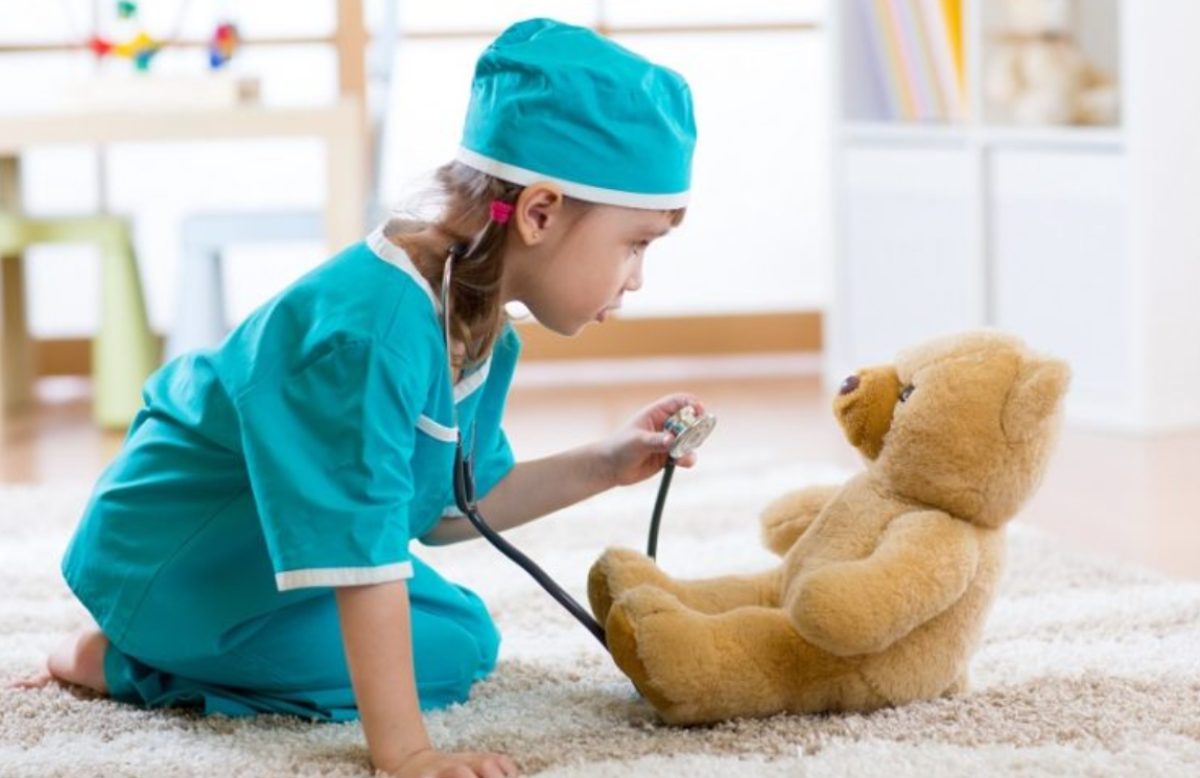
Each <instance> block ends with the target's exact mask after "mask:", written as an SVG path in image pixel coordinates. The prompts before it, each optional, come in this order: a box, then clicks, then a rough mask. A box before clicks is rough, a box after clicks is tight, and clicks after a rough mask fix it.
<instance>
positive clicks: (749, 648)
mask: <svg viewBox="0 0 1200 778" xmlns="http://www.w3.org/2000/svg"><path fill="white" fill-rule="evenodd" d="M606 627H607V632H608V646H609V651H610V652H611V653H612V656H613V659H614V661H616V663H617V666H618V667H620V668H621V670H622V671H623V672H624V673H625V674H626V675H628V676H629V678H630V679H631V680H632V681H633V683H634V685H635V686H637V688H638V690H639V691H641V692H642V694H643V695H644V696H645V697H646V699H647V700H649V701H650V703H651V704H652V705H654V707H655V709H656V710H658V712H659V714H660V715H661V716H662V717H663V719H664V720H665V721H667V722H668V723H671V724H702V723H710V722H715V721H722V720H725V719H730V718H736V717H742V716H770V715H773V714H775V713H779V712H782V711H790V712H796V713H800V712H816V711H821V710H829V709H831V708H837V707H840V706H841V700H840V696H839V695H840V691H839V690H840V688H841V686H840V685H841V684H842V681H841V680H840V679H842V678H845V677H848V676H850V675H853V672H852V671H851V669H850V668H849V666H848V664H847V660H845V659H841V658H838V657H834V656H832V655H830V654H827V653H825V652H823V651H821V650H820V649H818V648H816V647H815V646H813V645H812V644H810V643H808V642H807V641H805V640H804V639H803V638H801V637H800V636H799V635H798V634H797V633H796V630H795V628H794V627H793V626H792V624H791V622H790V621H789V619H788V617H787V614H785V613H784V612H782V611H781V610H779V609H776V608H763V607H753V606H751V607H746V608H738V609H736V610H732V611H727V612H725V613H722V614H718V615H715V616H714V615H706V614H701V613H697V612H695V611H692V610H690V609H688V608H687V607H685V606H684V605H683V603H681V602H679V600H678V599H676V598H675V597H672V596H671V595H670V594H668V593H667V592H664V591H662V590H660V589H656V588H654V587H650V586H643V587H638V588H636V589H632V590H630V591H628V592H626V593H625V594H624V595H622V596H621V597H620V598H619V599H618V600H617V602H616V603H615V604H614V605H613V608H612V610H611V611H610V613H609V616H608V622H607V625H606Z"/></svg>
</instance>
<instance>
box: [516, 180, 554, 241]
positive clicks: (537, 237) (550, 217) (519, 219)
mask: <svg viewBox="0 0 1200 778" xmlns="http://www.w3.org/2000/svg"><path fill="white" fill-rule="evenodd" d="M562 213H563V193H562V189H560V188H559V187H558V185H557V184H552V183H550V182H549V181H538V182H536V183H533V184H530V185H529V186H527V187H525V188H524V189H523V190H522V191H521V194H520V195H519V196H518V197H517V202H516V209H515V210H514V212H513V218H514V219H515V220H516V227H517V232H518V233H520V235H521V240H523V241H524V242H525V245H527V246H533V245H536V244H538V243H541V242H542V240H543V239H544V238H545V236H546V232H547V230H549V229H550V226H551V225H552V224H553V223H554V222H555V220H557V219H560V218H562Z"/></svg>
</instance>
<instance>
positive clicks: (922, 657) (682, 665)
mask: <svg viewBox="0 0 1200 778" xmlns="http://www.w3.org/2000/svg"><path fill="white" fill-rule="evenodd" d="M1068 383H1069V369H1068V367H1067V365H1066V364H1065V363H1064V362H1062V361H1061V360H1059V359H1056V358H1053V357H1049V356H1043V355H1039V354H1037V353H1035V352H1033V351H1031V350H1030V349H1029V348H1028V347H1027V346H1026V345H1025V344H1024V343H1023V342H1022V341H1021V340H1020V339H1018V338H1016V337H1015V336H1012V335H1008V334H1005V333H1002V332H998V331H993V330H973V331H970V332H966V333H961V334H956V335H949V336H943V337H940V338H938V339H935V340H932V341H929V342H927V343H925V344H923V345H920V346H916V347H913V348H911V349H909V350H907V351H905V352H902V353H901V354H900V355H899V356H898V357H897V359H896V360H895V363H894V364H885V365H880V366H877V367H870V368H866V369H863V370H860V371H858V372H857V373H856V374H854V375H852V376H850V377H849V378H847V379H846V380H845V382H844V383H843V384H842V385H841V387H840V389H839V392H838V394H837V396H836V397H835V399H834V415H835V416H836V418H837V421H838V422H839V424H840V425H841V427H842V429H843V431H844V433H845V436H846V438H847V440H848V441H849V443H850V444H851V445H852V446H854V447H855V448H856V449H857V450H858V452H859V453H860V454H861V457H862V459H863V463H864V468H863V470H862V471H861V472H859V473H858V474H857V475H855V476H853V477H852V478H850V479H849V480H848V481H846V482H845V483H843V484H841V485H831V486H812V487H808V488H804V489H800V490H799V491H795V492H792V493H789V494H784V495H783V496H780V497H778V498H777V499H775V500H774V501H773V502H771V503H770V504H769V505H768V506H767V507H766V508H765V510H764V511H763V512H762V514H761V532H762V539H763V542H764V544H765V545H766V546H767V548H769V549H770V550H771V551H773V552H774V553H776V554H778V555H779V556H780V557H781V562H780V563H779V564H777V565H775V566H773V567H772V568H771V569H768V570H766V571H763V572H758V573H753V574H748V575H733V576H725V577H718V578H712V579H707V580H677V579H675V578H672V577H671V576H669V575H668V574H667V573H665V572H664V571H663V570H661V569H660V568H659V567H658V566H657V565H656V564H655V563H654V562H653V561H651V560H650V559H649V558H647V557H646V556H644V555H642V554H640V553H637V552H634V551H630V550H624V549H616V548H610V549H608V550H606V551H605V552H604V554H603V555H602V556H601V557H600V558H599V559H598V560H597V561H596V562H595V564H594V565H593V566H592V568H591V570H590V572H589V574H588V598H589V600H590V602H591V607H592V611H593V613H594V614H595V616H596V618H597V619H598V620H599V622H600V623H601V624H602V625H604V627H605V630H606V641H607V646H608V649H609V651H610V652H611V654H612V658H613V660H614V661H615V662H616V664H617V666H618V667H619V668H620V669H621V670H622V672H624V673H625V674H626V675H627V676H628V677H629V678H630V679H631V680H632V681H633V683H634V685H635V686H636V687H637V689H638V690H639V691H640V692H641V693H642V695H643V696H644V697H645V698H646V699H647V700H648V701H649V702H650V703H651V705H653V707H654V708H655V709H656V710H657V712H658V714H659V715H660V716H661V718H662V719H663V720H664V721H665V722H667V723H669V724H677V725H692V724H705V723H713V722H718V721H722V720H726V719H731V718H738V717H764V716H771V715H774V714H776V713H781V712H787V713H817V712H824V711H870V710H874V709H877V708H881V707H885V706H893V705H900V704H904V703H908V702H912V701H915V700H923V699H930V698H936V697H939V696H943V695H951V694H955V693H960V692H963V691H965V690H966V688H967V669H968V662H969V659H970V657H971V654H972V652H973V650H974V647H975V646H976V644H977V641H978V640H979V637H980V633H981V630H982V627H983V624H984V619H985V617H986V614H987V611H988V608H989V606H990V604H991V602H992V600H993V597H994V595H995V591H996V585H997V579H998V578H999V576H1000V572H1001V566H1002V557H1003V553H1004V526H1005V524H1006V523H1007V522H1008V521H1009V520H1010V519H1011V518H1012V517H1013V515H1014V514H1015V513H1016V512H1017V511H1018V509H1019V508H1020V507H1021V506H1022V504H1024V503H1025V501H1026V500H1027V499H1028V498H1029V497H1030V495H1031V494H1032V493H1033V492H1034V491H1035V490H1036V488H1037V485H1038V483H1039V481H1040V479H1041V477H1042V474H1043V471H1044V469H1045V467H1046V463H1047V459H1048V458H1049V456H1050V453H1051V451H1052V449H1053V447H1054V444H1055V441H1056V438H1057V431H1058V428H1059V426H1060V418H1061V406H1062V399H1063V395H1064V394H1065V392H1066V389H1067V386H1068Z"/></svg>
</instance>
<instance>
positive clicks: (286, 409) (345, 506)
mask: <svg viewBox="0 0 1200 778" xmlns="http://www.w3.org/2000/svg"><path fill="white" fill-rule="evenodd" d="M414 361H419V356H418V355H416V353H415V352H414V354H412V355H403V354H401V353H400V352H398V351H397V350H395V349H393V348H391V347H388V346H385V345H382V344H381V343H380V342H379V341H378V340H375V339H370V338H366V339H358V340H348V341H345V342H342V343H339V344H337V345H334V346H332V347H330V348H329V349H328V350H327V351H326V352H325V353H323V354H321V355H319V356H317V357H315V358H314V359H313V360H312V361H311V362H310V363H309V364H308V365H306V366H304V367H303V368H302V369H300V370H298V371H295V372H291V373H289V374H281V375H278V376H273V377H272V380H270V381H267V382H266V385H262V384H259V385H256V386H252V387H250V388H248V389H247V390H245V391H244V392H243V393H242V394H241V396H239V397H238V399H237V402H236V404H237V409H238V413H239V415H240V417H241V420H242V445H243V450H244V453H245V457H246V467H247V471H248V473H249V477H250V482H251V484H252V487H253V492H254V499H255V502H256V507H257V509H258V514H259V520H260V522H261V525H262V531H263V535H264V536H265V539H266V545H267V551H268V554H269V555H270V558H271V564H272V567H273V569H274V572H275V583H276V586H277V588H278V589H279V590H280V591H285V590H288V589H295V588H301V587H309V586H339V585H354V584H366V583H381V582H384V581H391V580H399V579H403V578H409V577H411V576H412V574H413V568H412V562H411V560H410V556H409V552H408V544H409V540H410V538H409V516H408V507H409V503H410V501H411V499H412V496H413V492H414V485H413V473H412V468H411V465H410V460H411V459H412V453H413V446H414V435H415V432H414V430H415V429H416V426H417V418H418V416H419V413H420V408H421V407H422V404H423V402H424V400H425V394H426V392H427V390H428V375H429V366H428V365H426V364H412V363H413V362H414Z"/></svg>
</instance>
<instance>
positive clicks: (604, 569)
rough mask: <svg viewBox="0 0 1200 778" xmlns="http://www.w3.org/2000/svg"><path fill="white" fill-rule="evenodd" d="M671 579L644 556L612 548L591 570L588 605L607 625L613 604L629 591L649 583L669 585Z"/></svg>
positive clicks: (598, 618) (589, 574)
mask: <svg viewBox="0 0 1200 778" xmlns="http://www.w3.org/2000/svg"><path fill="white" fill-rule="evenodd" d="M667 580H668V579H667V577H666V576H665V575H664V574H663V573H662V572H661V571H660V570H659V569H658V567H657V566H656V565H655V564H654V562H653V561H652V560H651V559H650V558H649V557H646V556H645V555H643V554H639V553H638V552H636V551H631V550H629V549H627V548H610V549H608V550H607V551H605V552H604V554H602V555H601V557H600V558H599V559H597V560H596V562H595V564H593V565H592V569H591V570H590V571H588V602H589V603H591V606H592V614H593V615H595V617H596V620H597V621H599V622H600V623H601V624H603V623H604V622H605V621H607V620H608V612H609V610H610V609H611V608H612V605H613V602H614V601H615V600H617V599H619V598H620V597H621V595H622V594H624V593H625V592H626V591H628V590H630V589H632V588H634V587H636V586H641V585H642V584H646V583H655V584H660V585H661V584H665V583H667Z"/></svg>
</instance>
